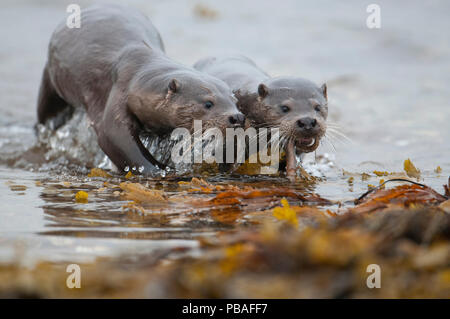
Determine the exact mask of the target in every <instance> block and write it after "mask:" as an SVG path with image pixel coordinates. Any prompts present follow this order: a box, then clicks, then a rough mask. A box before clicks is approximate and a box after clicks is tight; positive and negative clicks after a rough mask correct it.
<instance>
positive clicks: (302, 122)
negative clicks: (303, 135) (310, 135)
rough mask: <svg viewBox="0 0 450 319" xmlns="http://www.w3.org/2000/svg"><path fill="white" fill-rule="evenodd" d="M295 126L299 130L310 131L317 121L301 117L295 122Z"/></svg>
mask: <svg viewBox="0 0 450 319" xmlns="http://www.w3.org/2000/svg"><path fill="white" fill-rule="evenodd" d="M297 126H298V127H299V128H300V129H301V130H305V131H311V130H313V129H314V128H315V127H316V126H317V120H316V119H312V118H310V117H303V118H301V119H299V120H298V121H297Z"/></svg>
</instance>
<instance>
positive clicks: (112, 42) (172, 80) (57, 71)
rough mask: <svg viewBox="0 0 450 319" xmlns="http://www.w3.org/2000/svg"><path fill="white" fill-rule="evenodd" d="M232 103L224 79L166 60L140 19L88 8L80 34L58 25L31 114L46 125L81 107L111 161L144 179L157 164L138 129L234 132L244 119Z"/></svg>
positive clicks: (123, 11)
mask: <svg viewBox="0 0 450 319" xmlns="http://www.w3.org/2000/svg"><path fill="white" fill-rule="evenodd" d="M234 100H235V98H234V97H233V95H232V92H231V90H230V88H229V87H228V86H227V85H226V84H225V83H224V82H223V81H221V80H219V79H217V78H215V77H212V76H210V75H207V74H205V73H202V72H199V71H196V70H194V69H192V68H190V67H186V66H183V65H181V64H179V63H176V62H174V61H172V60H171V59H169V58H168V57H167V56H166V55H165V53H164V46H163V43H162V40H161V37H160V35H159V33H158V31H157V30H156V28H155V27H154V26H153V25H152V23H151V22H150V21H149V20H148V18H147V17H145V16H144V15H143V14H141V13H140V12H138V11H136V10H133V9H130V8H126V7H122V6H112V5H109V6H93V7H90V8H88V9H85V10H83V11H82V14H81V28H78V29H77V28H73V29H70V28H68V27H67V26H66V24H65V22H64V23H61V24H60V25H59V26H58V27H57V29H56V31H55V32H54V33H53V35H52V38H51V40H50V44H49V52H48V61H47V64H46V66H45V68H44V72H43V77H42V83H41V87H40V93H39V98H38V107H37V113H38V121H39V123H45V122H46V121H47V120H49V119H52V118H58V117H59V118H60V115H61V114H62V113H66V112H63V111H64V110H67V109H71V108H72V107H84V108H85V109H86V112H87V114H88V117H89V119H90V121H91V123H92V125H93V127H94V129H95V132H96V134H97V138H98V143H99V145H100V147H101V148H102V150H103V151H104V152H105V154H106V155H108V157H109V158H110V159H111V161H112V162H113V163H114V164H115V165H116V166H117V167H118V168H119V169H124V168H125V167H127V166H129V167H130V168H133V169H135V170H137V171H139V172H140V173H144V174H149V173H152V172H155V171H157V169H158V168H157V167H156V165H157V164H159V163H157V161H156V160H155V159H154V158H153V156H152V155H151V154H150V153H149V152H148V150H147V149H146V148H145V147H144V146H143V145H142V143H141V141H140V139H139V133H140V132H142V130H149V131H151V132H152V133H155V134H158V135H162V134H165V133H168V132H170V131H172V130H173V129H174V128H176V127H185V128H188V129H192V126H193V121H194V119H198V120H203V127H206V128H207V127H211V126H214V127H219V128H221V129H222V130H224V129H225V128H226V127H234V126H240V125H242V124H243V122H244V116H243V115H242V113H240V112H239V111H238V109H237V107H236V104H235V101H234ZM55 124H56V126H58V125H61V124H62V123H60V122H59V123H58V122H55Z"/></svg>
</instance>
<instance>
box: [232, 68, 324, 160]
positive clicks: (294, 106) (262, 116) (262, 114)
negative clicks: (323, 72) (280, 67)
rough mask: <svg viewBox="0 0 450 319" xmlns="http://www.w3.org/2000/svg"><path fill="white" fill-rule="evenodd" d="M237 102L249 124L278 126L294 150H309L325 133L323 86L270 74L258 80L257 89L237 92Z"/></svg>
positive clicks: (282, 136)
mask: <svg viewBox="0 0 450 319" xmlns="http://www.w3.org/2000/svg"><path fill="white" fill-rule="evenodd" d="M236 95H237V96H238V98H239V103H238V106H239V108H240V109H241V111H242V112H243V113H244V114H245V115H246V116H247V117H248V118H249V120H250V121H251V122H252V125H253V126H259V127H278V128H279V129H280V137H281V138H282V139H284V141H288V140H293V141H295V146H296V149H297V151H299V152H302V153H306V152H312V151H314V150H315V149H316V148H317V147H318V146H319V141H320V139H321V138H322V137H323V136H324V135H325V131H326V127H327V126H326V119H327V116H328V105H327V87H326V85H325V84H323V85H322V86H321V87H318V86H317V85H315V84H314V83H312V82H311V81H308V80H305V79H301V78H286V77H283V78H272V79H269V80H267V81H265V82H264V83H261V84H259V86H258V89H257V93H256V94H251V95H247V96H245V95H241V94H240V93H239V92H237V93H236Z"/></svg>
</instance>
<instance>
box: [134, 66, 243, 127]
mask: <svg viewBox="0 0 450 319" xmlns="http://www.w3.org/2000/svg"><path fill="white" fill-rule="evenodd" d="M137 82H138V83H137V84H135V85H134V87H133V88H132V89H131V90H130V91H131V92H130V94H129V97H128V107H129V109H130V110H131V112H132V113H133V114H134V115H136V117H137V118H138V120H139V121H140V122H141V123H142V124H143V125H144V126H146V127H147V128H149V129H151V130H155V131H166V132H167V131H171V130H172V129H174V128H177V127H184V128H187V129H189V130H193V124H194V120H202V126H203V129H204V130H205V129H207V128H211V127H217V128H219V129H220V130H221V131H222V132H224V133H225V129H226V128H228V127H241V126H243V124H244V120H245V117H244V115H243V114H242V113H241V112H240V111H239V110H238V108H237V106H236V102H237V100H236V98H235V97H234V96H233V93H232V92H231V89H230V88H229V87H228V85H226V84H225V82H222V81H221V80H219V79H217V78H214V77H212V76H208V75H206V74H203V73H200V72H197V71H190V70H189V71H183V72H179V73H174V74H171V76H170V77H167V76H164V77H161V78H152V79H151V80H149V81H145V79H142V78H141V79H139V81H137Z"/></svg>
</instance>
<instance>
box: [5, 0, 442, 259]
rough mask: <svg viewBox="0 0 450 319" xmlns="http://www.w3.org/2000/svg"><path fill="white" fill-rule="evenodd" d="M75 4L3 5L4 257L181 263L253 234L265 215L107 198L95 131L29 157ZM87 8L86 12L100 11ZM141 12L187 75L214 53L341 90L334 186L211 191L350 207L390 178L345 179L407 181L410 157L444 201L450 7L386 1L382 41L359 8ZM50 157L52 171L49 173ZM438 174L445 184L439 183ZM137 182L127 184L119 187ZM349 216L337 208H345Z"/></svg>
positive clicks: (330, 172)
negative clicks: (204, 247)
mask: <svg viewBox="0 0 450 319" xmlns="http://www.w3.org/2000/svg"><path fill="white" fill-rule="evenodd" d="M72 2H73V1H50V0H49V1H44V2H42V3H39V4H38V3H37V2H36V1H31V0H30V1H25V0H23V1H12V0H6V1H5V0H4V1H2V4H1V7H2V10H1V11H0V24H1V26H2V27H1V28H0V41H1V43H2V45H1V46H0V74H1V75H2V77H1V80H0V112H1V114H2V116H1V117H0V163H1V165H0V199H1V203H2V206H1V207H2V208H1V210H0V260H17V261H18V262H20V263H25V264H28V263H32V262H33V261H35V260H38V259H44V260H65V261H72V262H75V261H79V260H85V259H90V258H93V257H96V256H112V255H116V254H120V253H124V252H126V253H128V254H131V255H133V254H136V255H137V254H145V253H148V252H150V251H153V250H158V251H170V256H173V257H176V256H178V255H179V254H184V253H190V254H196V253H198V250H197V249H196V248H197V247H198V241H197V240H196V238H198V236H209V235H214V234H215V233H216V232H217V231H222V230H224V229H229V228H230V227H233V225H235V224H238V225H243V226H245V225H246V223H247V222H248V221H247V220H246V213H247V212H249V211H250V210H251V207H250V208H246V209H244V210H243V212H239V214H237V215H236V216H237V222H236V221H233V222H231V223H228V224H227V222H224V219H223V218H221V217H222V215H223V214H227V210H225V211H224V212H222V213H221V214H222V215H221V214H220V213H217V212H213V211H209V210H208V209H199V208H192V207H190V206H189V205H188V204H186V203H181V204H179V205H178V206H177V205H175V206H170V207H162V208H161V207H159V208H158V207H148V211H149V212H150V213H148V212H147V213H146V214H141V213H139V212H130V211H127V210H126V209H125V210H124V208H123V207H122V206H123V205H125V204H126V203H127V201H126V200H124V199H123V198H121V197H118V196H115V195H114V194H113V191H112V190H111V189H110V190H106V191H104V193H102V192H101V191H100V192H98V191H96V190H97V189H99V188H102V185H103V182H104V180H101V179H98V178H93V179H91V178H87V177H86V174H87V173H88V171H89V169H88V168H87V167H85V165H86V166H88V167H89V166H101V163H102V154H96V156H99V157H98V158H97V159H95V160H92V159H93V155H92V154H88V155H86V153H85V152H84V151H86V150H87V151H92V150H95V146H92V145H90V144H89V142H88V141H83V140H80V138H82V137H86V136H89V135H88V134H82V136H81V137H80V136H78V135H75V136H77V139H74V138H73V137H74V135H73V133H72V132H70V131H69V132H66V133H65V134H66V135H64V134H62V133H61V134H62V135H61V136H60V138H62V139H64V138H66V137H67V140H68V141H69V140H70V141H78V142H79V144H78V145H74V144H71V143H69V144H67V145H65V146H64V145H63V146H64V147H65V148H64V149H63V150H61V149H59V150H57V152H55V151H54V150H53V151H52V150H43V149H42V148H38V150H39V151H37V152H29V150H30V149H33V147H35V146H36V145H37V139H36V136H35V133H34V129H33V126H34V123H35V108H36V103H35V101H36V97H37V91H38V87H39V81H40V77H41V72H42V68H43V65H44V63H45V59H46V47H47V44H48V39H49V38H50V35H51V32H52V31H53V29H54V27H55V26H56V25H57V24H58V23H59V21H60V20H61V19H62V18H64V17H65V16H66V13H65V8H66V4H68V3H72ZM79 3H80V4H81V5H82V7H83V6H85V5H87V4H89V3H91V1H79ZM128 3H129V4H130V5H133V6H135V7H137V8H139V9H141V10H142V11H143V12H145V13H146V14H147V15H149V17H150V18H151V19H152V21H153V23H154V24H155V26H156V27H157V28H158V29H159V30H160V32H161V34H162V37H163V39H164V42H165V46H166V50H167V53H168V55H169V56H171V57H173V58H174V59H176V60H178V61H181V62H183V63H185V64H190V65H191V64H193V63H194V62H195V61H196V60H198V59H199V58H201V57H204V56H207V55H214V54H223V53H232V52H239V53H243V54H245V55H248V56H250V57H251V58H253V59H254V60H255V61H256V63H258V64H259V65H260V66H261V67H262V68H263V69H265V70H267V71H268V72H269V73H270V74H272V75H297V76H302V77H305V78H309V79H311V80H313V81H315V82H317V83H321V82H324V81H326V82H327V83H328V92H329V93H328V95H329V98H330V121H332V122H333V123H336V124H338V125H339V126H340V127H341V131H342V132H343V133H345V135H347V136H348V137H349V139H350V140H351V142H347V141H346V140H344V139H343V138H338V139H335V140H332V141H331V142H332V143H333V144H334V146H331V145H330V144H328V143H326V142H324V143H323V145H322V146H321V147H320V148H319V149H318V151H317V152H316V155H317V156H318V157H320V155H323V154H326V156H327V158H328V159H329V160H326V161H325V162H324V163H323V164H319V165H317V164H313V163H312V162H313V159H314V155H313V154H310V156H309V157H308V158H307V161H310V162H311V163H310V164H305V166H306V169H307V170H308V171H309V172H310V173H317V174H319V175H323V178H322V179H321V180H318V181H316V182H315V183H313V184H308V185H304V184H301V183H300V184H295V185H293V184H289V183H288V182H287V181H286V180H285V179H283V178H267V177H260V178H242V179H239V178H231V177H223V176H222V177H216V178H208V181H209V182H217V183H219V184H220V183H222V184H237V185H241V186H242V185H245V184H249V185H253V186H255V185H256V186H255V187H267V186H272V185H284V186H289V187H292V188H295V189H297V190H298V191H300V192H304V193H309V192H311V191H314V192H315V193H317V194H319V195H320V196H322V197H324V198H327V199H330V200H336V201H340V202H342V203H344V205H350V202H349V201H351V200H352V199H354V198H356V197H358V196H359V195H360V194H362V193H363V192H364V191H365V190H367V184H378V182H379V180H380V178H379V177H374V176H373V177H371V178H369V179H368V180H364V181H363V180H362V179H361V176H360V175H355V176H356V177H355V182H354V183H353V185H349V183H348V178H349V175H345V174H343V173H342V171H343V170H345V171H347V172H352V173H355V174H361V173H371V172H372V171H373V170H379V171H389V172H400V171H402V168H403V160H405V159H406V158H411V160H412V161H413V162H414V164H415V165H416V166H417V167H418V168H420V169H421V171H422V178H423V180H422V182H423V183H425V184H427V185H429V186H431V187H433V188H435V189H436V190H437V191H439V192H442V185H443V184H444V183H445V182H446V180H447V179H448V176H449V175H450V142H449V140H448V136H450V125H449V123H450V106H449V101H450V90H449V89H448V86H449V83H450V59H449V54H450V43H449V42H450V39H449V37H448V35H447V34H446V33H445V32H443V31H444V30H448V29H449V27H450V22H449V21H448V17H447V13H448V11H449V9H450V4H449V3H448V2H447V1H433V2H432V3H424V2H423V1H395V2H393V1H378V2H377V3H379V4H380V6H381V12H382V13H381V14H382V28H381V29H379V30H370V29H368V28H367V27H366V25H365V20H366V17H367V13H366V11H365V9H366V7H365V4H364V3H362V2H361V1H356V0H355V1H346V2H345V4H344V3H337V2H336V1H320V2H303V3H301V2H299V1H294V0H292V1H283V2H282V5H281V4H280V3H279V2H273V1H267V2H261V1H257V2H256V1H255V2H253V1H246V2H242V1H226V2H217V1H202V2H201V3H202V4H203V5H204V6H205V7H207V8H209V9H210V10H212V11H213V12H215V15H213V17H211V18H208V17H205V16H202V15H199V14H197V13H196V12H197V11H196V10H195V7H196V5H197V4H198V3H199V2H197V1H170V2H169V1H154V2H152V3H148V2H146V1H128ZM85 128H86V130H87V126H86V127H85ZM57 145H58V146H61V145H62V144H61V143H59V141H58V143H57ZM83 148H84V151H83ZM27 150H28V152H27ZM80 150H81V151H80ZM77 152H80V153H77ZM25 154H27V155H25ZM30 154H31V155H30ZM30 156H31V157H30ZM39 156H41V158H44V159H45V160H43V161H42V162H39V160H38V158H39ZM83 156H86V157H83ZM94 157H95V156H94ZM88 159H91V160H92V161H91V162H89V160H88ZM36 163H38V164H36ZM438 165H439V166H440V167H441V168H442V172H441V173H439V174H438V173H435V172H434V170H435V168H436V167H437V166H438ZM372 175H373V174H372ZM123 180H124V179H123V178H119V177H114V178H112V182H111V183H113V184H114V183H115V184H118V183H119V182H120V181H123ZM140 181H141V182H143V183H149V185H151V186H152V187H157V188H160V189H163V190H165V191H166V192H168V193H169V194H178V193H181V191H180V189H179V188H178V184H177V183H176V181H172V182H171V181H164V180H162V181H152V180H150V181H149V180H143V179H142V180H140ZM255 183H256V184H255ZM79 190H86V191H89V194H90V197H89V202H88V203H87V204H82V203H76V202H75V201H74V198H73V196H74V194H75V193H76V192H77V191H79ZM193 196H195V197H198V198H203V197H208V196H211V195H208V194H201V193H199V194H195V195H193ZM276 204H277V203H273V205H276ZM337 206H338V205H337V204H335V205H331V206H330V207H329V208H330V209H331V210H337ZM228 213H230V214H231V212H228ZM218 216H219V217H218ZM180 248H187V249H180Z"/></svg>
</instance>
